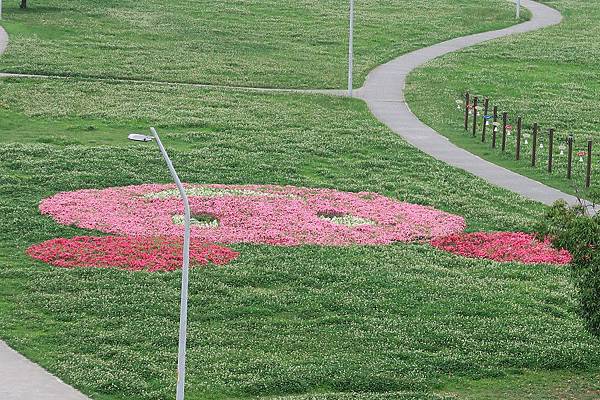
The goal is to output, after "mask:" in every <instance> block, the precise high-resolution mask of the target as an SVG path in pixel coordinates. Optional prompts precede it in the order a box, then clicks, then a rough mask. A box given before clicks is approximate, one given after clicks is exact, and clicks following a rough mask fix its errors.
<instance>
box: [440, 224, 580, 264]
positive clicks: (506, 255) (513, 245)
mask: <svg viewBox="0 0 600 400" xmlns="http://www.w3.org/2000/svg"><path fill="white" fill-rule="evenodd" d="M431 244H432V245H433V246H435V247H437V248H439V249H441V250H445V251H449V252H451V253H454V254H458V255H461V256H464V257H470V258H485V259H488V260H494V261H514V262H520V263H524V264H558V265H563V264H568V263H570V262H571V254H570V253H569V252H568V251H567V250H562V249H561V250H557V249H554V248H553V247H552V246H551V244H550V240H549V239H547V238H546V239H545V240H543V241H540V240H538V239H537V238H536V237H535V236H534V235H532V234H529V233H523V232H490V233H488V232H477V233H467V234H455V235H450V236H448V237H443V238H436V239H434V240H432V241H431Z"/></svg>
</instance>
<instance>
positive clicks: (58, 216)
mask: <svg viewBox="0 0 600 400" xmlns="http://www.w3.org/2000/svg"><path fill="white" fill-rule="evenodd" d="M174 189H175V187H174V185H156V184H150V185H138V186H126V187H115V188H108V189H103V190H78V191H74V192H64V193H59V194H57V195H55V196H52V197H50V198H48V199H45V200H43V201H42V202H41V203H40V207H39V208H40V211H41V212H42V214H46V215H50V216H51V217H52V218H54V220H55V221H57V222H58V223H60V224H64V225H75V226H78V227H81V228H87V229H95V230H99V231H102V232H106V233H112V234H117V235H130V236H160V237H169V236H181V235H182V234H183V226H182V225H181V223H180V222H181V218H180V216H181V215H182V214H183V204H182V202H181V200H180V198H179V197H178V196H177V195H176V192H175V191H174ZM186 190H188V192H189V193H188V196H189V197H190V205H191V208H192V212H193V214H195V215H199V216H202V219H203V220H205V219H206V217H207V216H210V217H212V218H214V220H215V221H214V223H210V224H208V223H205V222H203V223H197V224H194V225H193V226H192V237H193V238H195V239H196V240H198V241H201V242H208V243H260V244H272V245H282V246H294V245H301V244H318V245H333V246H342V245H351V244H371V245H377V244H389V243H392V242H396V241H400V242H409V241H415V240H429V239H434V238H439V237H444V236H448V235H451V234H454V233H459V232H462V231H463V229H464V227H465V221H464V219H463V218H462V217H459V216H456V215H452V214H448V213H446V212H443V211H439V210H436V209H434V208H431V207H425V206H419V205H415V204H409V203H403V202H399V201H396V200H393V199H390V198H387V197H385V196H381V195H379V194H376V193H368V192H361V193H348V192H340V191H336V190H331V189H308V188H298V187H293V186H285V187H282V186H259V185H247V186H233V185H230V186H227V185H186ZM199 219H200V217H199ZM336 221H337V222H339V221H352V223H349V224H343V223H336ZM361 221H364V223H362V222H361Z"/></svg>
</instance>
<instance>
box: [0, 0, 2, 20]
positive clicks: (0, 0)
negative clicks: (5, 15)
mask: <svg viewBox="0 0 600 400" xmlns="http://www.w3.org/2000/svg"><path fill="white" fill-rule="evenodd" d="M0 19H2V0H0Z"/></svg>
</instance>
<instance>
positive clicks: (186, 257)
mask: <svg viewBox="0 0 600 400" xmlns="http://www.w3.org/2000/svg"><path fill="white" fill-rule="evenodd" d="M150 131H151V132H152V135H153V136H154V137H152V136H146V135H142V134H137V133H132V134H130V135H129V136H128V139H129V140H134V141H137V142H150V141H152V139H155V140H156V144H157V145H158V148H159V150H160V153H161V154H162V156H163V158H164V159H165V162H166V163H167V167H168V168H169V172H170V174H171V177H172V178H173V181H175V185H177V189H179V194H180V195H181V198H182V200H183V207H184V210H185V213H184V225H185V231H184V234H183V266H182V269H181V271H182V274H181V306H180V312H179V349H178V354H177V397H176V400H184V396H185V394H184V392H185V352H186V341H187V306H188V281H189V268H190V219H191V212H190V203H189V201H188V198H187V195H186V193H185V188H184V187H183V185H182V184H181V181H180V180H179V176H178V175H177V172H176V171H175V168H174V167H173V163H172V162H171V159H170V158H169V155H168V154H167V151H166V150H165V148H164V146H163V144H162V142H161V141H160V137H159V136H158V133H157V132H156V129H154V128H150Z"/></svg>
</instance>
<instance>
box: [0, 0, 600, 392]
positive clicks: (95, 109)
mask: <svg viewBox="0 0 600 400" xmlns="http://www.w3.org/2000/svg"><path fill="white" fill-rule="evenodd" d="M446 3H447V2H443V1H437V0H436V1H430V2H428V3H427V5H423V4H421V2H417V1H410V2H402V4H401V7H402V9H401V11H402V12H399V13H396V12H391V11H392V10H395V9H396V8H395V7H394V6H395V5H397V4H400V3H399V2H397V3H396V2H394V3H389V2H383V1H380V2H375V1H369V2H364V3H363V5H364V6H365V7H367V6H368V7H371V8H369V9H368V10H369V11H367V9H363V11H360V12H362V13H363V14H362V16H359V19H360V18H362V19H363V21H370V24H371V25H370V28H367V26H369V24H366V23H363V25H364V26H365V28H363V29H364V30H363V31H361V33H360V35H362V37H363V38H364V39H363V43H362V44H360V45H359V51H362V52H363V53H362V55H361V57H359V58H362V61H360V62H361V63H364V64H361V65H360V67H359V70H360V71H361V75H360V76H362V77H364V74H365V72H366V71H367V70H368V69H369V68H370V67H372V66H373V65H375V64H377V63H379V62H382V61H385V60H386V59H388V58H390V57H392V56H393V55H396V54H398V53H401V52H404V51H407V50H409V49H412V48H416V47H421V46H423V45H426V44H431V43H434V42H436V41H439V40H442V39H445V38H449V37H453V36H457V35H460V34H464V33H466V32H475V31H480V30H486V29H490V27H495V26H499V25H502V24H507V23H508V22H509V19H510V18H509V17H510V15H511V9H512V8H511V6H510V5H509V4H506V3H504V2H502V1H490V2H484V3H476V4H472V3H469V2H466V1H462V0H460V1H456V2H453V3H452V4H446ZM108 4H109V3H108V2H104V3H103V6H99V5H97V4H96V3H92V2H84V3H77V4H68V5H65V4H63V3H59V2H52V1H49V2H46V3H44V4H36V3H35V2H34V3H32V4H31V6H32V9H31V10H29V11H27V12H25V13H22V14H19V11H17V10H16V9H15V8H14V6H13V5H12V4H8V5H7V6H8V12H7V13H6V14H5V16H6V17H7V20H8V21H9V22H8V23H7V24H6V27H7V30H8V31H9V34H11V39H14V42H13V45H12V47H11V48H10V49H9V52H8V53H7V54H6V55H5V56H2V57H1V58H0V65H1V66H2V67H1V69H2V70H4V71H7V70H12V69H13V68H14V69H15V70H18V72H37V73H52V74H64V75H79V76H90V77H94V76H108V77H130V78H143V79H165V80H180V81H198V82H202V81H207V82H210V83H226V84H244V85H261V86H269V85H271V86H297V87H312V86H314V87H316V86H331V87H335V86H341V85H343V81H344V74H345V69H344V68H343V67H340V69H339V71H338V69H337V65H338V64H340V63H343V62H344V60H345V43H344V36H343V32H345V27H344V26H343V21H344V19H343V18H341V17H340V18H341V19H340V20H335V18H331V17H330V15H337V14H336V13H334V12H333V11H332V10H331V9H330V8H327V7H326V5H329V6H331V5H334V3H333V2H331V3H329V2H301V3H294V4H292V3H291V2H289V3H288V2H286V3H282V2H268V3H264V2H261V3H256V2H243V3H242V2H234V1H227V2H220V3H216V2H214V4H213V3H208V2H202V3H200V2H196V3H194V2H191V3H185V4H184V3H181V4H171V3H169V4H167V3H165V4H163V3H158V2H154V3H152V2H149V1H144V2H137V3H134V2H114V3H111V4H110V6H111V7H112V8H113V9H112V10H110V11H109V8H108ZM199 4H200V5H201V6H202V7H204V8H202V13H200V12H195V13H194V12H190V10H194V9H198V7H199ZM418 5H419V7H418ZM496 6H499V7H501V8H500V9H499V10H500V11H499V12H498V13H496V12H491V11H490V9H491V8H490V7H496ZM10 7H13V8H10ZM246 7H251V8H252V12H245V11H244V10H246V11H247V8H246ZM277 7H280V8H277ZM321 7H322V8H321ZM338 7H339V4H338ZM461 7H462V8H461ZM465 7H466V8H465ZM313 8H314V9H315V10H317V11H314V12H315V13H316V14H311V13H310V12H308V11H306V9H311V10H312V9H313ZM225 9H228V10H231V12H230V13H228V14H223V10H225ZM432 9H435V10H437V11H436V13H432V12H431V10H432ZM459 9H460V10H459ZM465 9H467V10H469V9H470V10H473V11H472V13H476V12H478V13H479V14H478V15H479V16H480V17H479V18H475V19H472V18H469V19H468V20H469V22H470V23H469V24H466V23H464V21H466V20H467V18H466V17H465V16H464V15H463V16H461V15H462V13H463V12H464V10H465ZM261 10H262V11H261ZM278 10H283V11H278ZM323 10H328V11H327V12H331V13H332V14H325V15H323V13H325V11H323ZM434 14H435V15H434ZM49 15H52V16H53V17H54V18H48V16H49ZM206 15H210V16H211V17H210V18H208V17H206ZM215 15H218V16H219V18H217V17H215ZM223 15H225V16H223ZM315 15H316V16H317V17H318V18H317V17H315ZM241 16H243V17H245V18H242V17H241ZM424 16H427V18H424ZM269 17H271V18H269ZM315 18H317V19H318V21H315ZM319 18H320V19H319ZM488 18H490V19H488ZM155 19H158V20H159V22H160V24H158V27H157V28H156V29H157V30H154V29H140V25H139V24H143V23H146V24H149V23H150V22H153V21H155ZM199 20H202V21H204V20H205V21H206V24H204V25H203V24H198V23H194V22H196V21H199ZM132 21H133V22H134V23H131V22H132ZM149 21H150V22H149ZM161 21H162V22H161ZM173 21H176V23H172V22H173ZM267 21H270V22H272V23H273V24H279V25H277V26H278V28H277V29H273V30H271V31H267V30H264V29H255V35H259V36H248V37H243V36H241V35H240V32H242V31H245V30H246V29H245V27H246V25H244V24H246V23H247V24H248V25H247V26H254V27H255V28H256V27H260V26H261V24H265V23H266V22H267ZM340 21H342V22H340ZM382 21H384V22H385V23H383V22H382ZM409 21H410V22H409ZM126 22H129V24H127V23H126ZM340 23H341V24H342V25H341V26H337V25H339V24H340ZM3 24H4V21H3ZM136 24H138V25H136ZM262 26H264V25H262ZM269 26H271V25H269ZM298 27H300V28H302V29H299V31H300V32H301V34H302V35H304V36H301V37H295V38H293V37H291V36H288V35H291V34H289V31H293V32H296V28H298ZM434 28H435V29H434ZM235 29H238V30H237V31H236V30H235ZM331 29H334V30H335V31H336V32H338V35H339V37H338V36H336V34H332V33H331ZM367 29H370V30H367ZM84 31H85V34H82V32H84ZM180 32H188V33H189V34H190V36H191V38H193V40H190V42H189V43H187V42H181V41H180V40H179V38H180V36H181V35H180ZM128 35H129V36H128ZM144 35H147V36H144ZM219 35H223V36H224V37H220V36H219ZM307 37H308V38H310V37H320V38H326V40H329V41H331V42H328V44H327V43H326V44H323V45H322V46H321V47H320V48H319V47H318V46H317V47H318V48H316V49H312V50H310V51H309V50H307V49H305V48H303V47H302V46H301V45H298V43H306V42H307V41H309V39H307ZM336 37H337V39H336ZM286 38H287V40H286ZM84 40H85V41H88V40H91V42H92V45H90V46H84V45H83V43H84ZM368 40H371V42H368ZM41 43H45V45H44V46H41V45H40V44H41ZM175 43H176V45H175ZM275 44H277V47H276V49H274V47H275ZM188 46H196V47H197V48H200V47H202V48H204V49H209V50H210V53H199V52H194V51H191V50H190V49H193V48H194V47H188ZM211 46H212V47H211ZM252 46H255V47H254V50H252V49H253V47H252ZM360 46H363V47H362V49H360ZM376 49H379V50H376ZM381 49H385V51H381ZM161 50H165V52H166V53H162V56H161ZM234 50H236V51H239V53H233V51H234ZM207 54H209V55H207ZM228 54H229V55H231V54H234V55H235V57H237V58H236V61H235V62H236V63H239V65H234V66H232V67H231V69H230V70H229V71H230V72H231V73H230V74H228V75H218V71H219V69H220V68H221V67H223V66H224V65H226V64H225V63H226V62H229V61H230V58H229V57H230V56H229V55H228ZM34 55H40V56H39V57H34ZM150 56H152V57H150ZM196 57H197V58H196ZM369 57H370V58H369ZM305 59H306V60H310V63H311V64H307V65H301V64H300V62H301V61H302V60H305ZM140 60H142V61H145V62H146V61H148V65H145V66H141V64H142V63H141V62H139V61H140ZM367 60H368V61H367ZM271 63H274V64H273V65H272V66H271V67H270V68H272V69H271V71H273V70H276V71H278V72H280V73H279V74H278V75H273V74H271V73H270V72H269V69H268V68H265V67H264V66H265V65H271ZM199 64H203V65H205V66H211V67H210V68H203V69H199V68H196V65H199ZM122 65H126V66H127V68H120V66H122ZM166 66H167V67H168V68H167V67H166ZM315 71H318V73H316V72H315ZM327 71H329V72H327ZM313 75H314V76H313ZM0 120H1V121H2V123H1V124H0V143H2V146H0V176H1V177H2V179H0V315H2V318H0V337H1V338H2V339H4V340H6V341H7V342H8V343H9V344H10V345H11V346H13V347H15V348H16V349H17V350H18V351H21V352H23V353H24V354H25V355H27V356H28V357H30V358H32V359H33V360H34V361H36V362H39V363H40V364H41V365H43V366H44V367H46V368H48V369H49V370H50V371H52V372H54V373H56V374H57V376H59V377H60V378H61V379H63V380H65V381H66V382H69V383H71V384H73V385H74V386H75V387H77V388H78V389H80V390H82V391H83V392H85V393H86V394H88V395H90V396H91V397H92V398H94V399H99V400H124V399H127V400H151V399H152V400H154V399H161V400H162V399H169V398H173V396H174V387H175V381H176V356H177V326H178V311H179V303H178V300H179V284H180V278H181V275H180V273H178V272H175V273H144V272H140V273H131V272H124V271H117V270H84V269H76V270H68V269H59V268H52V267H49V266H47V265H45V264H43V263H40V262H35V261H33V260H32V259H30V258H29V257H28V256H27V255H26V254H25V253H24V252H25V250H26V249H27V247H28V246H30V245H32V244H35V243H39V242H41V241H44V240H47V239H51V238H55V237H71V236H75V235H82V234H83V235H93V234H97V232H90V231H86V230H83V229H78V228H74V227H69V226H61V225H58V224H57V223H55V222H54V221H52V220H51V219H50V218H48V217H45V216H42V215H40V213H39V211H38V209H37V206H38V203H39V201H40V200H41V199H43V198H46V197H48V196H51V195H53V194H55V193H57V192H59V191H69V190H76V189H81V188H104V187H110V186H121V185H131V184H141V183H150V182H170V178H169V176H168V173H167V170H166V168H165V166H164V164H163V161H162V159H161V158H160V155H159V153H158V151H157V149H156V148H155V146H154V145H153V144H146V145H144V144H139V143H133V142H129V141H127V139H126V136H127V134H129V133H132V132H147V129H148V126H149V125H154V126H156V127H157V128H158V129H159V132H161V133H162V135H161V136H162V138H163V141H164V143H165V145H167V146H168V148H169V151H170V153H171V155H172V158H173V161H174V163H175V166H176V168H177V169H178V171H180V175H181V177H182V179H183V180H184V181H186V182H194V183H226V184H289V185H296V186H308V187H330V188H335V189H338V190H346V191H361V190H366V191H374V192H378V193H382V194H384V195H387V196H390V197H392V198H395V199H399V200H405V201H409V202H412V203H418V204H426V205H431V206H434V207H436V208H439V209H443V210H446V211H449V212H452V213H455V214H459V215H462V216H464V217H465V218H466V220H467V223H468V230H470V231H479V230H530V229H531V227H532V225H533V224H534V223H535V222H536V221H538V220H539V218H540V216H541V215H542V213H543V211H544V209H543V207H542V206H541V205H540V204H538V203H534V202H531V201H527V200H524V199H522V198H520V197H519V196H517V195H515V194H512V193H509V192H507V191H505V190H501V189H498V188H495V187H493V186H491V185H488V184H486V183H485V182H483V181H482V180H480V179H476V178H474V177H473V176H471V175H468V174H466V173H464V172H462V171H459V170H457V169H454V168H451V167H448V166H447V165H445V164H443V163H441V162H438V161H436V160H434V159H432V158H430V157H428V156H426V155H424V154H423V153H421V152H420V151H418V150H415V149H414V148H413V147H411V146H409V145H407V144H406V143H405V142H404V141H403V140H401V139H400V138H399V137H398V136H396V135H394V134H392V133H391V132H390V131H389V130H388V129H387V128H385V127H384V126H382V125H381V124H379V123H378V122H377V121H376V120H375V119H374V118H373V117H372V116H371V114H370V112H369V111H368V109H367V107H366V105H365V104H364V103H362V102H360V101H358V100H351V99H345V98H333V97H326V96H309V95H297V94H272V93H251V92H245V91H240V90H208V89H198V88H192V87H189V86H182V85H153V84H149V83H148V84H145V83H123V82H120V83H117V82H92V81H89V80H79V79H69V80H62V79H2V80H0ZM232 247H233V248H234V249H236V250H238V251H240V257H239V258H238V259H237V260H235V261H234V262H232V263H231V264H229V265H227V266H223V267H213V266H211V267H207V268H199V269H194V270H192V272H191V286H190V309H189V312H190V318H189V323H190V324H189V341H188V375H187V379H188V385H187V394H188V397H187V398H189V399H193V400H201V399H202V400H204V399H225V398H227V399H230V398H246V399H251V398H267V399H278V400H283V399H285V400H293V399H296V400H313V399H314V400H346V399H365V400H366V399H405V400H406V399H438V400H439V399H450V398H464V399H484V398H507V399H511V398H514V399H521V398H528V397H527V396H530V397H529V398H536V399H541V398H557V397H552V396H555V395H557V394H558V395H563V394H565V395H572V396H577V397H574V398H580V399H586V398H593V397H589V396H592V395H593V394H594V393H595V391H596V392H597V391H598V381H599V380H600V368H599V367H598V366H599V365H600V340H599V339H598V338H595V337H593V336H591V335H590V334H588V333H587V332H586V331H585V330H584V328H583V323H582V321H581V320H580V319H579V317H578V316H577V313H576V308H577V302H576V300H575V298H574V288H573V286H572V284H571V280H570V272H569V269H568V268H567V267H551V266H545V265H537V266H524V265H519V264H500V263H495V262H490V261H480V260H469V259H464V258H461V257H457V256H453V255H451V254H448V253H444V252H441V251H438V250H435V249H433V248H431V247H429V246H427V245H421V244H412V245H408V244H395V245H391V246H351V247H318V246H299V247H288V248H286V247H271V246H257V245H234V246H232ZM485 396H487V397H485ZM494 396H496V397H494ZM499 396H500V397H499ZM532 396H533V397H532ZM536 396H537V397H536ZM544 396H546V397H544ZM585 396H588V397H585ZM558 398H561V397H558Z"/></svg>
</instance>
